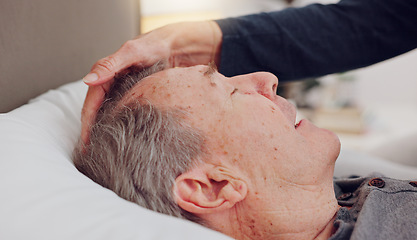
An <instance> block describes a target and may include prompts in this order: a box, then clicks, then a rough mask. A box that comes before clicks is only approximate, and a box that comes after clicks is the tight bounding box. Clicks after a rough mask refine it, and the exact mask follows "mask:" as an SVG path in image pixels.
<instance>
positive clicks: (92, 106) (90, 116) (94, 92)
mask: <svg viewBox="0 0 417 240" xmlns="http://www.w3.org/2000/svg"><path fill="white" fill-rule="evenodd" d="M105 94H106V90H105V89H104V88H103V87H102V86H93V87H89V88H88V92H87V96H86V98H85V101H84V106H83V109H82V114H81V140H82V141H83V142H84V144H86V145H88V144H89V136H90V128H91V126H92V125H93V123H94V121H95V119H96V115H97V111H98V109H99V108H100V106H101V103H102V102H103V100H104V96H105Z"/></svg>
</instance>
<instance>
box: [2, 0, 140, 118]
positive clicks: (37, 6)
mask: <svg viewBox="0 0 417 240" xmlns="http://www.w3.org/2000/svg"><path fill="white" fill-rule="evenodd" d="M139 26H140V24H139V0H36V1H31V0H1V1H0V112H7V111H10V110H12V109H14V108H16V107H18V106H20V105H22V104H24V103H26V102H27V101H28V100H29V99H30V98H33V97H35V96H37V95H39V94H40V93H43V92H45V91H47V90H48V89H51V88H55V87H58V86H60V85H62V84H64V83H67V82H71V81H75V80H78V79H81V78H82V77H83V76H84V75H85V74H86V73H87V72H88V70H89V69H90V67H91V66H92V64H93V63H94V62H95V61H96V60H98V59H99V58H102V57H105V56H107V55H108V54H110V53H112V52H114V51H116V50H117V49H118V48H119V47H120V46H121V45H122V44H123V43H124V42H125V41H126V40H128V39H130V38H132V37H134V36H135V35H137V34H138V33H139Z"/></svg>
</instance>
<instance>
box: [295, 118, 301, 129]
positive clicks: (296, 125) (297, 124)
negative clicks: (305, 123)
mask: <svg viewBox="0 0 417 240" xmlns="http://www.w3.org/2000/svg"><path fill="white" fill-rule="evenodd" d="M301 121H302V120H298V121H297V122H296V123H295V124H294V128H295V129H297V128H298V126H300V123H301Z"/></svg>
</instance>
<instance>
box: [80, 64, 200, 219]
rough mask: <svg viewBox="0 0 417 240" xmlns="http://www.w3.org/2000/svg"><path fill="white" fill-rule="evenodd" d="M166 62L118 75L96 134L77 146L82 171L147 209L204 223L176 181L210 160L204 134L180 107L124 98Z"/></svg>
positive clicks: (92, 134) (101, 112)
mask: <svg viewBox="0 0 417 240" xmlns="http://www.w3.org/2000/svg"><path fill="white" fill-rule="evenodd" d="M163 68H164V67H163V64H156V65H154V66H152V67H150V68H148V69H145V70H142V71H137V70H133V71H131V72H129V73H128V74H125V75H123V76H120V77H117V78H116V79H115V83H114V84H113V86H112V89H111V90H110V91H109V93H108V94H107V96H106V100H105V101H104V103H103V105H102V106H101V108H100V110H99V112H98V114H97V118H96V121H95V124H94V125H93V126H92V128H91V130H90V142H89V144H88V145H83V144H82V143H81V142H82V141H80V144H79V145H78V146H77V147H76V149H75V151H74V155H73V161H74V164H75V166H76V167H77V169H78V170H79V171H80V172H82V173H83V174H85V175H86V176H88V177H89V178H91V179H92V180H93V181H95V182H96V183H98V184H100V185H102V186H104V187H106V188H108V189H110V190H112V191H114V192H115V193H116V194H117V195H119V196H120V197H122V198H124V199H126V200H128V201H131V202H134V203H137V204H139V205H140V206H143V207H145V208H148V209H151V210H154V211H157V212H160V213H164V214H168V215H171V216H175V217H179V218H185V219H189V220H192V221H194V222H198V223H200V224H203V222H202V220H201V219H200V218H198V217H197V216H195V215H193V214H191V213H189V212H187V211H185V210H183V209H181V208H180V207H179V206H178V205H177V204H176V202H175V200H174V197H173V186H174V181H175V179H176V178H177V177H178V176H179V175H180V174H182V173H184V172H186V171H188V170H189V169H190V168H192V167H193V166H194V165H196V164H197V163H198V162H199V161H202V159H203V158H204V157H203V156H204V154H205V152H206V151H205V150H204V142H205V139H204V136H203V134H202V133H201V132H200V131H199V130H197V129H195V128H192V127H191V126H190V125H189V124H188V123H187V121H186V120H185V115H184V114H185V113H184V112H182V111H181V110H179V109H173V108H166V109H165V108H164V109H161V108H157V107H156V106H155V105H152V103H151V102H149V101H147V100H146V99H143V98H138V99H134V100H132V101H130V102H128V103H126V104H120V102H121V99H122V98H123V96H124V95H125V94H126V93H127V92H128V91H129V89H131V88H132V87H133V86H134V85H135V84H136V83H137V82H139V81H140V80H141V79H143V78H144V77H146V76H149V75H151V74H153V73H155V72H157V71H160V70H162V69H163Z"/></svg>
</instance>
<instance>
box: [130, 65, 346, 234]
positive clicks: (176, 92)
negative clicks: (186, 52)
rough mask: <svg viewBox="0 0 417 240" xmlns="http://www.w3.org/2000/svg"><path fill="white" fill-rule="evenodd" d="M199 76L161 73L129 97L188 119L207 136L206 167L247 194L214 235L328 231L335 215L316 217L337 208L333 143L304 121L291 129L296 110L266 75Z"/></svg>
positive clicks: (197, 71)
mask: <svg viewBox="0 0 417 240" xmlns="http://www.w3.org/2000/svg"><path fill="white" fill-rule="evenodd" d="M206 72H207V67H206V66H196V67H190V68H174V69H168V70H165V71H163V72H160V73H157V74H155V75H153V77H152V79H150V80H149V79H147V78H146V79H144V80H142V82H143V83H141V84H143V85H142V86H143V87H142V89H141V88H140V87H137V88H136V87H135V88H134V90H136V91H138V92H141V93H143V94H144V97H145V98H147V99H149V100H150V101H151V102H153V103H155V104H157V105H163V106H171V107H172V106H176V107H178V108H181V109H183V110H185V111H188V112H189V113H190V117H188V118H187V121H189V122H190V124H191V125H192V126H194V127H196V128H198V129H200V130H201V131H203V132H204V133H206V135H207V136H208V140H207V148H208V149H210V151H211V153H212V155H213V157H212V158H211V161H212V164H214V165H216V166H221V167H223V168H225V169H228V171H229V172H230V173H232V174H235V176H234V177H236V178H239V179H242V180H243V181H244V182H245V183H246V184H247V186H248V194H247V196H246V197H245V199H244V201H242V202H241V203H239V204H238V206H236V209H234V212H233V217H234V218H235V221H231V222H230V223H229V222H224V220H222V219H218V220H217V221H213V222H211V224H213V225H215V226H213V227H214V228H215V229H219V228H222V229H224V232H225V233H226V234H229V235H231V236H233V237H235V238H240V237H239V236H240V235H239V234H244V235H253V236H255V237H258V238H260V237H259V236H260V235H259V233H260V232H263V234H267V233H268V234H271V236H274V234H277V233H278V232H280V233H283V232H287V233H297V234H298V233H301V232H303V231H304V230H305V229H309V228H311V229H317V228H320V227H321V225H320V224H321V223H322V222H326V223H327V222H328V221H329V219H328V217H329V216H328V215H331V217H332V216H333V215H334V212H333V213H331V214H330V213H329V212H330V211H329V212H325V213H326V214H327V215H325V214H324V213H323V214H322V213H321V212H320V211H318V209H319V208H320V209H321V208H322V207H323V206H328V209H332V210H335V209H336V206H337V201H336V200H335V198H334V190H333V183H332V181H333V168H334V161H335V160H336V158H337V156H338V153H339V150H340V149H339V147H340V146H339V141H338V139H337V137H336V136H335V135H334V134H333V133H331V132H329V131H327V130H323V129H320V128H317V127H316V126H314V125H312V124H311V123H310V122H308V121H307V120H303V122H302V123H301V124H300V126H299V127H298V128H297V129H296V128H295V127H294V125H295V109H294V107H293V105H292V104H290V103H289V102H287V101H286V100H285V99H283V98H281V97H279V96H277V95H276V94H275V90H276V86H277V84H278V80H277V78H276V77H275V76H273V75H272V74H268V73H253V74H248V75H241V76H235V77H232V78H226V77H225V76H223V75H221V74H219V73H213V74H205V73H206ZM155 86H158V87H157V88H156V87H155ZM236 89H237V90H236ZM152 90H154V91H152ZM311 199H316V201H314V202H312V201H311ZM318 212H320V214H319V213H318ZM252 216H256V221H255V220H254V219H253V217H252ZM311 219H315V221H313V222H312V221H311ZM235 223H236V224H237V225H233V224H235ZM271 223H276V224H273V226H274V228H271V227H270V226H272V225H271ZM216 224H218V225H216ZM271 229H273V231H275V233H271V232H268V231H272V230H271ZM262 236H263V237H265V238H263V239H266V238H267V237H266V236H265V235H262ZM305 238H307V237H306V236H302V237H300V238H298V239H305ZM308 238H310V237H308Z"/></svg>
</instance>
